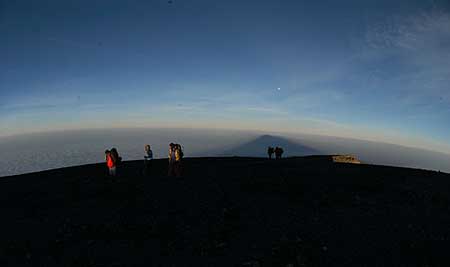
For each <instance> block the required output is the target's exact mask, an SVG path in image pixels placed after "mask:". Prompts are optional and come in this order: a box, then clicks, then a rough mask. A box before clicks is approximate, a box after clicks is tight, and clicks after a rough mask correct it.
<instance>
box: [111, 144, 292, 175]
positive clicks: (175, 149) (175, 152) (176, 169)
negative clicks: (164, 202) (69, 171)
mask: <svg viewBox="0 0 450 267" xmlns="http://www.w3.org/2000/svg"><path fill="white" fill-rule="evenodd" d="M144 149H145V154H144V175H148V174H149V173H150V170H151V166H152V160H153V151H152V149H151V147H150V145H145V147H144ZM283 153H284V150H283V148H281V147H278V146H277V147H275V148H274V147H271V146H269V147H268V148H267V155H268V156H269V159H272V157H273V155H274V154H275V159H281V157H282V156H283ZM183 156H184V153H183V149H182V147H181V145H180V144H175V143H170V144H169V171H168V173H167V175H168V176H170V177H181V176H182V173H183V165H182V159H183ZM105 160H106V165H107V166H108V170H109V175H110V176H116V175H117V166H118V165H119V164H120V162H121V161H122V158H121V157H120V156H119V153H118V152H117V149H116V148H112V149H111V150H106V151H105Z"/></svg>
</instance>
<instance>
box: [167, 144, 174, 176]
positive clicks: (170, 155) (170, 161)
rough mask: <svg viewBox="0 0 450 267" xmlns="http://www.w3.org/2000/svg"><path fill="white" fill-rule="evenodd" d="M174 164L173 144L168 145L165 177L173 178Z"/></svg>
mask: <svg viewBox="0 0 450 267" xmlns="http://www.w3.org/2000/svg"><path fill="white" fill-rule="evenodd" d="M174 164H175V144H174V143H170V144H169V171H168V172H167V176H174V174H175V170H174Z"/></svg>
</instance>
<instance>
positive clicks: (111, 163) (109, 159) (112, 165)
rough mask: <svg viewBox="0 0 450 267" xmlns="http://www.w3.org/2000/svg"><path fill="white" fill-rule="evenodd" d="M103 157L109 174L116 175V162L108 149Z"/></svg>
mask: <svg viewBox="0 0 450 267" xmlns="http://www.w3.org/2000/svg"><path fill="white" fill-rule="evenodd" d="M105 159H106V166H108V170H109V175H110V176H116V162H115V160H114V157H113V155H112V154H111V151H109V150H106V151H105Z"/></svg>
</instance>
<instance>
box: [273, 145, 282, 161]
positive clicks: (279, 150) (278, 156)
mask: <svg viewBox="0 0 450 267" xmlns="http://www.w3.org/2000/svg"><path fill="white" fill-rule="evenodd" d="M283 152H284V150H283V148H281V147H276V148H275V159H281V157H282V156H283Z"/></svg>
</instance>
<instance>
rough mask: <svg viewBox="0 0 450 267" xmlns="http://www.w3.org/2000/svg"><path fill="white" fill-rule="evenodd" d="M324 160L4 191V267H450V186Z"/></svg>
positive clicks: (74, 176) (35, 178) (59, 179)
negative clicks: (173, 176) (139, 266)
mask: <svg viewBox="0 0 450 267" xmlns="http://www.w3.org/2000/svg"><path fill="white" fill-rule="evenodd" d="M327 159H328V157H305V158H290V159H283V160H280V161H268V160H265V159H252V158H198V159H185V162H184V167H185V175H184V177H183V178H182V179H177V178H168V177H166V175H165V174H166V173H167V161H166V160H156V161H154V166H153V167H154V168H153V172H152V174H151V175H150V176H149V177H143V176H142V167H143V162H141V161H133V162H125V163H124V165H123V166H122V168H121V169H120V177H118V178H117V180H110V179H109V178H107V177H106V175H105V174H106V167H105V166H104V164H95V165H86V166H80V167H72V168H66V169H58V170H52V171H46V172H41V173H33V174H27V175H22V176H15V177H6V178H1V179H0V198H1V199H0V205H1V220H0V222H1V227H0V236H1V243H0V266H17V265H19V266H136V265H143V266H319V265H320V266H324V265H334V266H448V265H449V263H450V256H448V255H447V252H448V251H449V248H450V246H449V241H448V240H449V238H450V235H449V234H450V228H449V226H450V213H449V203H450V202H449V193H448V191H449V185H450V175H448V174H444V173H438V172H431V171H422V170H414V169H404V168H392V167H383V166H369V165H350V164H334V163H331V162H329V161H328V160H327Z"/></svg>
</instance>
